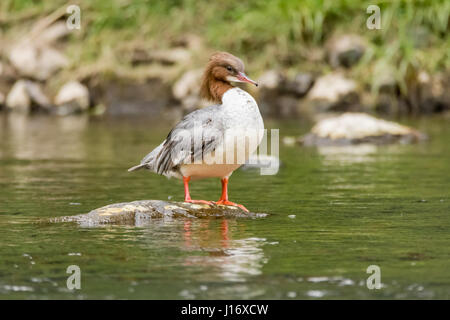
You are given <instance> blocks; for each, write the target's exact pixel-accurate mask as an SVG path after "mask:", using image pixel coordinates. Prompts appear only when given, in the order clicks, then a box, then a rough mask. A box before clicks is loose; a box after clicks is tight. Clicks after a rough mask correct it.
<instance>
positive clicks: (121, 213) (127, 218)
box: [51, 200, 267, 226]
mask: <svg viewBox="0 0 450 320" xmlns="http://www.w3.org/2000/svg"><path fill="white" fill-rule="evenodd" d="M265 216H267V215H266V214H262V213H247V212H245V211H243V210H242V209H240V208H238V207H232V206H221V205H219V206H218V205H214V204H212V205H207V204H192V203H186V202H174V201H162V200H141V201H133V202H124V203H116V204H111V205H108V206H105V207H101V208H98V209H95V210H92V211H91V212H89V213H87V214H80V215H76V216H66V217H59V218H54V219H52V220H51V222H77V223H79V224H81V225H86V226H95V225H102V224H132V225H142V224H145V223H146V222H150V221H151V220H153V219H164V218H172V219H175V218H220V217H227V218H262V217H265Z"/></svg>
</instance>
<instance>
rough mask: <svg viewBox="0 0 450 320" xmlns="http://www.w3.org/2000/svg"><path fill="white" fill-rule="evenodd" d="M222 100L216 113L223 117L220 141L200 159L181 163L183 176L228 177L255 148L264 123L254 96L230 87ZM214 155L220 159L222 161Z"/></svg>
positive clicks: (262, 131) (260, 137)
mask: <svg viewBox="0 0 450 320" xmlns="http://www.w3.org/2000/svg"><path fill="white" fill-rule="evenodd" d="M222 102H223V103H222V106H221V108H220V111H221V112H220V113H219V114H217V116H218V117H221V119H222V121H223V127H224V131H223V143H222V144H221V145H219V146H218V147H217V148H216V151H215V153H213V154H209V155H205V158H204V163H202V164H187V165H183V166H181V168H180V171H181V173H182V174H183V175H184V176H190V177H192V178H194V179H195V178H203V177H228V176H230V175H231V173H232V172H233V171H234V170H236V169H237V168H239V167H240V166H241V165H243V164H244V163H245V162H246V161H247V159H248V158H249V156H250V155H251V154H252V153H254V152H255V151H256V149H257V148H258V145H259V144H260V142H261V140H262V138H263V134H264V123H263V119H262V117H261V114H260V112H259V109H258V105H257V104H256V101H255V99H253V97H252V96H251V95H250V94H248V93H247V92H245V91H244V90H242V89H239V88H233V89H230V90H228V91H227V92H226V93H225V94H224V95H223V97H222ZM221 155H222V156H221ZM218 159H223V161H222V163H220V160H219V161H218Z"/></svg>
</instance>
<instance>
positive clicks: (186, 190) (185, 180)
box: [183, 177, 211, 204]
mask: <svg viewBox="0 0 450 320" xmlns="http://www.w3.org/2000/svg"><path fill="white" fill-rule="evenodd" d="M189 180H191V177H183V184H184V202H189V203H203V204H211V201H206V200H192V199H191V195H190V194H189Z"/></svg>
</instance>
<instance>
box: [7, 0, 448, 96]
mask: <svg viewBox="0 0 450 320" xmlns="http://www.w3.org/2000/svg"><path fill="white" fill-rule="evenodd" d="M64 4H66V1H61V0H56V1H43V0H42V1H38V0H28V1H27V0H2V2H1V4H0V21H4V22H3V24H2V29H3V30H4V31H8V30H10V29H14V27H15V26H17V25H18V24H20V22H21V20H20V18H21V17H27V16H33V15H40V14H45V13H49V12H51V11H52V10H54V9H56V8H58V7H59V6H62V5H64ZM77 4H79V5H80V7H81V12H82V17H81V20H82V30H81V32H79V33H76V34H74V35H73V36H72V38H71V43H70V45H69V46H68V49H67V51H68V53H69V54H70V55H71V56H72V58H73V59H74V61H75V62H76V63H75V64H88V63H96V62H98V61H102V60H103V61H105V60H108V59H107V57H110V58H111V57H112V58H111V59H110V61H111V63H113V64H126V63H127V61H126V59H123V58H122V57H121V52H122V51H121V50H122V49H123V48H127V47H129V46H131V44H135V43H140V45H141V46H144V47H146V48H149V49H152V48H161V47H168V46H170V44H171V43H172V42H173V41H174V40H175V39H177V38H179V37H180V36H183V35H184V34H186V33H193V34H197V35H200V36H201V37H203V38H204V39H205V41H206V44H207V46H208V47H209V48H214V49H216V50H226V51H230V52H233V53H234V54H236V55H238V56H240V57H242V58H243V59H244V60H245V61H246V62H247V65H248V68H249V69H251V70H252V72H253V73H261V72H263V71H264V70H266V69H269V68H280V69H285V70H288V71H289V72H296V71H299V70H310V71H318V72H323V71H327V70H329V66H328V65H327V64H326V63H325V62H324V63H318V62H317V59H316V58H315V57H314V56H315V55H314V54H313V53H314V52H316V51H317V50H319V52H320V50H321V49H320V48H323V45H324V43H325V42H326V41H327V39H329V38H330V37H332V36H333V35H334V34H336V33H346V32H347V33H348V32H350V33H356V34H359V35H361V36H362V37H364V38H365V39H366V40H367V42H368V43H369V48H368V50H367V52H366V55H365V56H364V57H363V59H362V60H361V61H360V63H359V64H358V66H357V67H356V68H353V69H352V71H351V73H352V76H353V77H357V78H358V79H361V80H362V81H363V82H365V83H366V84H369V85H371V86H373V87H376V86H377V79H378V78H379V75H380V74H383V73H388V72H390V73H393V76H394V77H395V78H396V79H397V81H398V82H399V83H400V84H401V88H403V89H404V90H407V84H406V80H405V79H406V78H407V74H408V72H409V70H411V69H414V70H416V71H418V70H425V71H428V72H430V73H435V72H440V71H448V70H449V69H450V40H449V36H448V34H449V29H450V24H449V13H450V2H449V1H447V0H429V1H413V0H411V1H406V0H405V1H374V0H372V1H351V0H273V1H260V0H249V1H243V0H227V1H205V0H200V1H194V0H164V1H162V0H161V1H144V0H136V1H131V0H116V1H106V0H105V1H101V0H100V1H88V0H79V1H77ZM370 4H377V5H379V7H380V8H381V23H382V28H381V30H369V29H367V27H366V19H367V18H368V17H369V14H367V13H366V8H367V7H368V6H369V5H370ZM8 17H13V18H9V20H8ZM14 17H18V18H17V19H14ZM202 59H204V57H201V59H199V61H198V63H199V65H200V61H203V60H202Z"/></svg>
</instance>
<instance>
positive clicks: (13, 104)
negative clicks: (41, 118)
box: [6, 80, 31, 113]
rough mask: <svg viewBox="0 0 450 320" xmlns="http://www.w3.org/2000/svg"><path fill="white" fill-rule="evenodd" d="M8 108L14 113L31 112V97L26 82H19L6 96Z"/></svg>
mask: <svg viewBox="0 0 450 320" xmlns="http://www.w3.org/2000/svg"><path fill="white" fill-rule="evenodd" d="M6 107H8V108H9V109H11V110H13V111H18V112H22V113H29V112H30V111H31V97H30V95H29V93H28V90H27V85H26V81H25V80H18V81H16V83H15V84H14V85H13V87H12V88H11V90H10V91H9V93H8V95H7V96H6Z"/></svg>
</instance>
